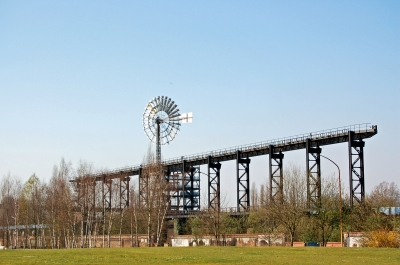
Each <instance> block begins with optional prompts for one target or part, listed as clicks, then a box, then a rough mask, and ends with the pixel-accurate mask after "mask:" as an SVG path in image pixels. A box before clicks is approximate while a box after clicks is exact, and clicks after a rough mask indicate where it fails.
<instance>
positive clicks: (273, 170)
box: [269, 145, 284, 203]
mask: <svg viewBox="0 0 400 265" xmlns="http://www.w3.org/2000/svg"><path fill="white" fill-rule="evenodd" d="M283 157H284V154H282V152H279V153H275V152H274V146H273V145H270V146H269V194H270V200H271V201H272V202H279V203H283Z"/></svg>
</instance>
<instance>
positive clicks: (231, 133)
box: [0, 1, 400, 199]
mask: <svg viewBox="0 0 400 265" xmlns="http://www.w3.org/2000/svg"><path fill="white" fill-rule="evenodd" d="M399 47H400V2H398V1H252V2H248V1H198V2H194V1H190V2H189V1H0V92H1V93H0V96H1V97H0V119H1V120H0V121H1V130H0V177H1V176H4V175H6V174H8V172H10V174H11V175H15V176H18V177H19V178H21V179H22V180H26V179H27V178H28V177H29V176H30V175H31V174H32V173H33V172H35V173H36V174H37V175H38V176H39V177H40V178H42V179H44V180H47V179H49V178H50V176H51V173H52V167H53V165H54V164H58V163H59V161H60V159H61V158H62V157H64V158H65V159H66V160H70V161H71V162H73V163H74V164H77V162H78V161H79V160H80V159H83V160H87V161H89V162H92V163H93V164H94V166H95V167H96V168H109V169H113V168H117V167H122V166H128V165H135V164H140V163H141V161H142V158H143V155H144V154H145V153H146V149H147V147H148V145H149V141H148V139H147V137H146V136H145V134H144V132H143V128H142V113H143V110H144V107H145V106H146V104H147V102H148V101H149V100H151V99H152V98H153V97H155V96H158V95H165V96H168V97H170V98H172V99H173V100H174V101H175V102H176V103H177V104H178V106H179V108H180V110H181V112H188V111H192V112H193V113H194V123H193V124H184V125H183V126H182V129H181V133H180V134H179V136H178V138H177V139H176V140H175V141H174V142H172V144H170V145H169V146H165V147H163V156H164V157H165V158H172V157H177V156H181V155H187V154H194V153H199V152H204V151H210V150H214V149H220V148H225V147H231V146H236V145H241V144H247V143H252V142H257V141H263V140H269V139H274V138H279V137H283V136H290V135H296V134H301V133H307V132H312V131H317V130H323V129H330V128H334V127H340V126H344V125H350V124H357V123H364V122H369V123H373V124H377V125H378V131H379V132H378V135H377V136H375V137H373V138H372V139H368V140H367V141H366V147H365V163H366V165H365V170H366V172H365V174H366V188H367V190H370V189H371V188H372V187H373V186H374V185H376V184H378V183H379V182H381V181H389V182H391V181H394V182H396V183H397V184H398V185H399V186H400V181H399V173H398V170H397V164H398V162H399V152H398V150H400V144H399V140H398V138H397V137H398V135H399V131H400V126H399V121H400V119H399V118H400V117H399V113H400V107H399V104H398V101H399V98H400V48H399ZM323 154H324V155H326V156H329V157H330V158H332V159H333V160H335V161H336V162H337V163H338V164H339V166H340V167H341V168H342V177H343V179H344V182H345V183H346V184H347V182H348V181H347V179H348V173H347V168H348V159H347V145H346V144H341V145H335V146H328V147H324V148H323ZM267 161H268V157H260V158H257V159H254V162H252V164H251V166H252V167H251V181H255V182H256V183H262V182H264V181H265V179H266V178H267ZM289 162H292V163H295V164H299V165H301V166H305V152H302V151H296V152H293V153H287V154H286V156H285V164H287V163H289ZM222 170H223V173H222V174H223V175H222V182H223V183H222V185H223V189H224V190H225V192H226V193H228V194H229V193H231V191H232V189H235V187H236V186H235V184H234V183H235V181H234V179H235V171H234V167H233V166H231V165H230V164H229V163H226V165H225V164H223V169H222ZM323 172H324V174H327V175H329V174H334V172H335V168H334V167H333V166H332V165H329V164H328V162H326V163H325V164H323ZM204 182H205V181H204ZM224 183H226V184H224ZM232 199H234V198H232Z"/></svg>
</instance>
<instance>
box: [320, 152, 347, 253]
mask: <svg viewBox="0 0 400 265" xmlns="http://www.w3.org/2000/svg"><path fill="white" fill-rule="evenodd" d="M320 156H322V157H323V158H325V159H328V160H329V161H331V162H332V163H333V164H334V165H335V166H336V167H337V169H338V171H339V202H340V209H339V213H340V246H341V247H343V217H342V204H343V202H342V185H341V182H340V168H339V166H338V165H337V164H336V163H335V162H333V161H332V160H331V159H330V158H328V157H326V156H323V155H320Z"/></svg>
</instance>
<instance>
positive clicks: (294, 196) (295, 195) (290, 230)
mask: <svg viewBox="0 0 400 265" xmlns="http://www.w3.org/2000/svg"><path fill="white" fill-rule="evenodd" d="M303 172H304V170H302V169H301V168H300V167H298V166H295V165H293V164H292V165H289V167H288V169H287V170H285V172H284V179H285V185H284V190H283V197H284V198H283V203H280V202H273V203H271V206H270V213H271V214H272V215H273V216H274V217H275V220H277V222H278V224H279V225H280V226H281V227H282V229H283V231H284V232H285V233H286V234H287V235H289V238H290V245H291V246H293V241H294V238H295V235H296V232H297V231H298V228H299V227H300V225H301V222H302V221H303V217H304V211H305V205H306V192H305V191H306V186H305V181H304V180H305V176H304V173H303Z"/></svg>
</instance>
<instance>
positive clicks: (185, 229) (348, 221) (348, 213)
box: [0, 151, 400, 248]
mask: <svg viewBox="0 0 400 265" xmlns="http://www.w3.org/2000/svg"><path fill="white" fill-rule="evenodd" d="M144 162H145V163H144V164H145V165H146V166H144V167H143V171H142V175H141V177H142V182H141V184H140V185H141V187H140V189H141V192H140V193H139V184H138V183H136V182H132V183H131V185H130V186H129V202H130V203H129V206H127V207H125V206H124V205H121V201H119V198H118V196H116V194H110V195H111V196H110V197H109V198H111V201H110V202H109V204H110V206H111V207H108V208H107V209H105V207H104V206H103V208H102V207H99V205H104V201H102V200H103V197H102V193H101V190H100V189H101V187H100V186H96V185H93V183H91V182H90V181H89V178H88V182H87V183H84V182H82V183H81V184H80V185H81V186H80V187H79V188H80V192H77V187H76V186H74V185H76V184H74V183H73V182H71V181H70V180H71V179H75V178H79V177H82V179H84V177H85V176H88V175H90V174H92V173H93V166H92V165H91V164H90V163H88V162H84V161H83V162H79V163H78V165H77V166H76V168H74V167H73V166H72V164H71V163H70V162H66V161H65V160H64V159H61V161H60V163H59V165H55V166H54V168H53V172H52V176H51V178H50V180H49V181H48V182H43V181H41V180H40V179H39V177H38V176H36V175H35V174H33V175H32V176H31V177H30V178H29V179H28V180H27V181H26V182H25V183H22V182H21V181H20V180H19V179H18V178H16V177H12V176H11V174H7V175H6V176H4V177H3V178H2V179H1V182H0V239H1V240H2V242H3V244H4V245H6V246H8V247H10V248H82V247H85V248H91V247H95V246H101V247H110V237H111V236H112V235H113V236H116V235H117V236H119V240H120V242H121V240H122V236H123V235H125V236H126V235H129V236H130V238H131V241H130V242H131V246H132V247H138V246H140V245H143V242H142V241H143V238H145V245H147V246H160V245H162V244H164V243H165V242H166V241H167V230H168V228H170V229H172V228H171V227H173V229H174V232H175V234H191V235H193V236H194V237H195V238H200V237H201V236H203V235H206V234H207V235H212V236H213V238H214V242H215V244H218V242H220V238H221V237H222V236H223V235H227V234H246V233H248V234H255V233H257V234H265V235H267V236H274V235H278V234H284V235H285V236H286V238H287V241H288V242H290V244H291V245H293V242H295V241H302V242H307V241H317V242H321V243H322V244H323V245H325V244H326V243H327V242H328V241H336V242H337V241H340V224H341V221H342V227H343V231H351V232H357V231H362V232H368V233H369V234H368V235H370V238H371V240H370V241H369V242H370V244H371V242H375V241H376V240H375V241H373V240H372V238H380V237H384V239H385V240H389V241H390V240H391V242H392V243H393V242H396V240H397V242H399V239H400V238H399V228H400V219H399V216H396V215H386V214H382V213H380V211H379V208H380V207H395V206H400V191H399V188H398V186H397V185H396V184H395V183H393V182H392V183H388V182H382V183H380V184H379V185H377V186H376V187H374V188H373V189H372V190H371V192H369V193H368V194H366V200H365V203H363V204H362V205H356V206H355V207H353V208H350V198H349V197H348V195H345V194H346V193H345V192H343V191H342V194H344V196H343V203H342V206H341V207H342V208H340V205H341V204H340V200H339V188H338V180H337V178H336V177H335V176H328V177H323V178H322V187H321V198H320V203H319V205H318V207H317V208H316V209H313V211H310V209H309V207H308V205H307V194H306V181H305V180H306V173H305V172H304V171H305V170H304V169H302V168H301V167H299V166H296V165H290V166H289V167H287V168H286V169H285V171H284V186H283V187H284V190H283V194H282V198H281V199H280V200H279V201H275V200H273V199H271V198H270V196H269V187H268V183H266V184H263V185H260V186H258V187H257V186H256V185H255V184H253V185H252V187H251V192H250V194H251V198H250V200H251V202H250V205H251V208H250V209H249V212H248V213H247V214H244V215H237V214H234V213H233V212H232V211H230V210H224V208H225V206H226V203H225V202H224V200H223V196H222V198H220V202H221V208H220V209H218V208H208V207H207V206H202V207H201V210H200V211H199V212H198V213H196V214H195V215H192V216H191V217H190V218H185V219H175V220H167V218H166V217H167V215H168V211H169V205H170V204H171V196H170V195H171V191H173V190H176V187H174V186H173V185H174V184H173V183H170V182H167V181H165V174H164V171H163V167H162V165H161V164H159V163H157V161H156V158H155V156H154V155H153V154H152V153H151V151H148V153H147V154H146V156H145V158H144ZM109 185H113V187H112V188H111V189H110V192H117V191H118V189H119V188H120V187H119V186H118V183H117V182H115V183H114V182H111V183H109ZM342 187H343V185H342ZM127 194H128V193H127ZM340 209H341V210H342V211H341V212H342V214H341V213H340ZM382 235H383V236H382ZM385 235H386V236H385ZM390 238H392V239H390ZM393 238H394V239H393ZM141 242H142V243H141ZM393 244H395V245H396V243H393ZM393 244H392V245H393ZM397 244H398V243H397ZM378 245H379V244H378Z"/></svg>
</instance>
